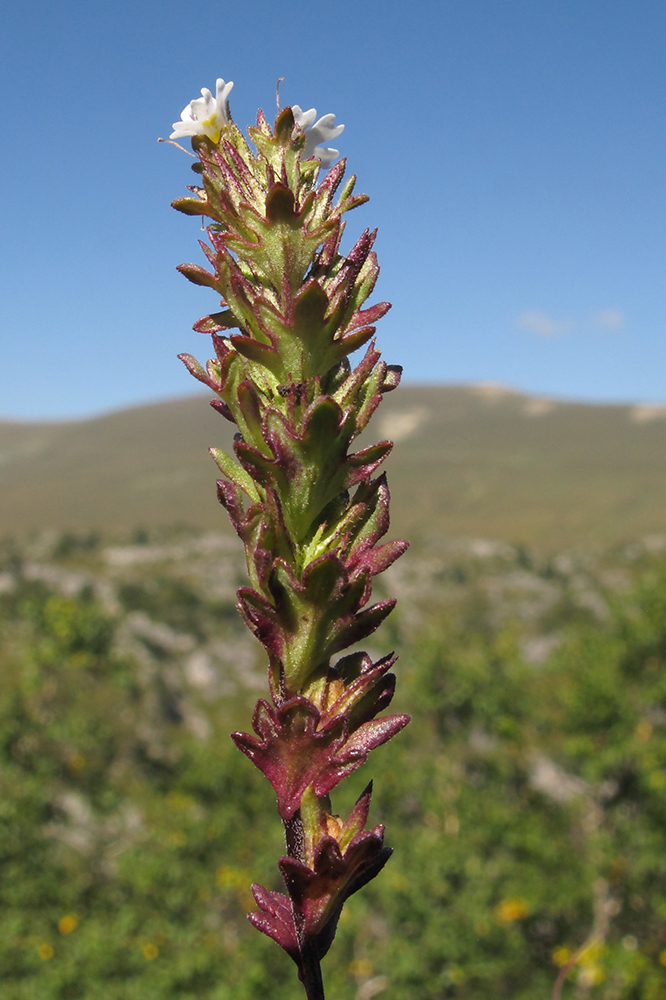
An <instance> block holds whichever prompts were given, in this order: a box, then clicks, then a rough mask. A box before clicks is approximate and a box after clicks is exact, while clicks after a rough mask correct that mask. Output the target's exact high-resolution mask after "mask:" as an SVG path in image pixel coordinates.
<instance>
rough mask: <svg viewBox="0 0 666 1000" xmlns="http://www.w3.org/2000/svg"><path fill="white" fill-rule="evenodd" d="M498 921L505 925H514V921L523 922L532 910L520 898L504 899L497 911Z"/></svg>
mask: <svg viewBox="0 0 666 1000" xmlns="http://www.w3.org/2000/svg"><path fill="white" fill-rule="evenodd" d="M495 912H496V914H497V919H498V920H499V921H500V922H501V923H503V924H512V923H513V922H514V920H522V918H523V917H526V916H527V914H528V913H529V912H530V908H529V906H528V905H527V902H526V901H525V900H524V899H521V897H520V896H514V897H513V898H512V899H503V900H502V902H501V903H500V904H499V906H498V907H497V910H496V911H495Z"/></svg>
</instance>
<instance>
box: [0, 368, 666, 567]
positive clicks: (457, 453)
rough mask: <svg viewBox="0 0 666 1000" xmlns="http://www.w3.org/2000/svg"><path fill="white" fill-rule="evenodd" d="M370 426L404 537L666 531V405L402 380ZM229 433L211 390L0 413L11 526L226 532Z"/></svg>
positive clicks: (554, 537)
mask: <svg viewBox="0 0 666 1000" xmlns="http://www.w3.org/2000/svg"><path fill="white" fill-rule="evenodd" d="M373 427H374V434H373V436H374V437H375V438H379V437H391V438H393V439H394V440H395V441H396V447H395V450H394V453H393V455H392V456H391V457H390V459H389V461H388V463H387V470H388V474H389V483H390V485H391V490H392V494H393V499H394V504H393V529H394V530H393V532H392V533H393V534H398V535H402V534H404V535H407V536H408V537H411V538H413V539H414V540H415V541H421V542H426V543H427V542H428V541H431V540H434V539H436V538H437V537H438V536H441V535H447V536H450V535H458V534H463V535H467V536H473V537H479V536H481V537H487V538H494V539H501V540H506V541H510V542H523V543H526V544H528V545H531V546H535V547H536V548H538V549H541V550H550V549H555V548H562V547H567V546H571V545H580V544H587V545H594V546H596V545H609V544H613V543H616V542H622V541H626V540H628V539H633V538H636V537H638V536H644V535H661V534H665V535H666V408H661V407H651V406H637V407H629V406H598V405H587V404H581V403H562V402H556V401H551V400H546V399H538V398H534V397H529V396H525V395H521V394H519V393H516V392H512V391H511V390H508V389H504V388H502V387H497V386H476V387H460V386H404V387H402V388H400V389H399V390H398V391H397V392H395V393H391V394H390V395H388V396H387V397H386V398H385V400H384V402H383V403H382V406H381V408H380V410H379V412H378V414H377V416H376V418H375V419H374V420H373ZM232 432H233V428H232V426H231V424H229V423H228V422H227V421H225V420H224V419H223V418H222V417H220V416H219V415H217V414H216V413H215V412H214V411H213V410H212V409H210V407H208V406H207V405H206V396H201V395H199V396H195V397H189V398H185V399H177V400H173V401H170V402H165V403H158V404H152V405H148V406H141V407H136V408H134V409H128V410H122V411H120V412H117V413H111V414H108V415H106V416H101V417H96V418H94V419H90V420H84V421H72V422H67V423H14V422H8V421H4V422H0V534H13V533H19V534H23V533H25V532H31V531H33V530H35V529H42V528H52V529H56V530H69V531H72V530H75V531H81V530H84V529H88V528H99V529H102V530H108V531H113V532H116V531H126V530H131V529H133V528H135V527H138V526H143V527H146V528H150V527H155V526H158V525H167V524H174V523H179V522H180V523H183V524H187V525H192V526H193V527H198V528H210V527H215V528H218V529H222V530H224V529H225V527H226V522H225V515H224V514H223V512H222V511H221V510H220V508H219V506H218V505H217V503H216V500H215V478H216V475H215V473H216V469H215V466H214V464H213V462H212V460H211V459H210V458H209V457H208V456H207V453H206V448H207V446H208V445H211V444H216V445H218V446H222V447H225V448H228V447H229V446H230V443H231V437H232Z"/></svg>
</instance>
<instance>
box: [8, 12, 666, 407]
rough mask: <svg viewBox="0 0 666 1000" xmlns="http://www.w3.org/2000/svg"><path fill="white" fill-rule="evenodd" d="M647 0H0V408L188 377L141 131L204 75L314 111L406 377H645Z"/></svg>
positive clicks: (153, 158) (162, 157)
mask: <svg viewBox="0 0 666 1000" xmlns="http://www.w3.org/2000/svg"><path fill="white" fill-rule="evenodd" d="M665 45H666V5H664V4H663V2H662V0H655V2H652V0H632V2H631V3H629V2H628V0H584V2H582V3H581V0H559V2H556V0H452V2H447V0H439V2H424V0H409V2H407V0H356V2H353V0H341V2H340V0H339V2H337V3H328V4H319V5H313V4H311V3H305V2H302V0H297V2H291V3H290V2H289V0H283V3H281V4H275V3H273V2H268V0H245V2H244V3H242V4H227V3H224V4H223V3H218V2H216V0H212V2H209V3H208V4H207V5H196V6H193V5H192V4H191V3H187V4H186V3H183V2H180V0H160V2H159V3H158V2H157V0H132V2H131V3H130V2H127V0H115V2H114V3H113V4H102V3H90V0H87V2H85V3H84V2H81V0H60V2H59V3H58V4H53V3H48V4H47V3H46V2H43V0H37V2H32V3H31V2H29V0H26V2H25V3H24V4H21V5H18V4H16V5H9V4H6V5H5V6H4V13H3V14H2V22H1V23H0V89H1V92H2V108H3V122H4V130H3V131H4V141H3V153H2V157H1V160H0V174H1V181H2V191H3V195H4V197H3V198H2V203H1V204H0V229H1V231H2V233H3V239H2V243H1V245H0V256H1V264H2V266H1V267H0V415H1V416H4V417H13V418H44V417H67V416H82V415H86V414H91V413H98V412H102V411H105V410H108V409H111V408H115V407H119V406H124V405H128V404H134V403H138V402H143V401H150V400H155V399H163V398H166V397H170V396H173V395H177V394H184V393H189V392H191V391H193V390H194V389H195V388H196V385H195V383H193V382H192V380H191V379H190V378H189V376H188V375H187V373H186V372H185V370H184V369H182V368H181V365H180V363H179V362H178V361H177V360H176V358H175V355H176V354H177V353H178V352H180V351H190V352H192V353H194V354H196V355H197V356H199V357H204V356H206V357H207V356H208V348H207V343H206V340H205V338H204V337H202V336H201V335H198V334H195V333H193V332H192V330H191V325H192V323H193V322H194V321H195V320H196V319H197V318H198V317H199V316H201V315H203V314H204V313H205V312H207V311H208V310H209V309H210V308H212V307H213V306H214V304H215V303H214V299H213V296H212V293H210V295H209V294H208V292H207V291H205V290H203V289H197V288H195V287H194V286H190V285H189V284H188V283H187V282H186V281H185V280H184V279H183V278H181V277H180V275H178V274H177V273H176V271H175V265H176V264H178V263H180V262H181V261H186V260H199V259H200V258H199V251H198V248H197V245H196V240H197V238H198V237H199V235H200V233H199V231H198V223H197V222H196V221H195V220H191V219H186V218H185V217H183V216H180V215H178V214H177V213H176V212H174V211H173V210H172V209H170V208H169V203H170V201H171V200H172V199H173V198H174V197H176V196H178V195H179V194H180V193H182V191H183V189H184V186H185V184H187V183H190V177H191V175H190V171H189V161H188V160H187V158H186V157H185V156H184V155H183V154H182V153H179V152H178V151H177V150H176V149H174V148H173V147H172V146H167V145H159V144H158V143H157V142H156V139H157V137H158V136H166V135H168V134H169V132H170V131H171V123H172V122H173V121H175V120H176V119H177V118H178V117H179V114H180V111H181V109H182V108H183V107H184V106H185V104H186V103H187V102H188V101H189V100H191V99H192V98H194V97H196V96H198V93H199V90H200V88H201V87H202V86H208V87H211V88H213V87H214V81H215V78H216V77H217V76H222V77H224V78H225V79H227V80H229V79H231V80H234V81H235V88H234V91H233V93H232V95H231V108H232V113H233V115H234V118H235V119H236V121H237V122H238V124H239V125H242V126H243V125H245V124H247V123H249V122H251V121H252V120H253V118H254V116H255V114H256V108H257V106H259V105H261V106H263V107H264V108H265V109H266V111H267V113H271V114H272V112H273V110H274V106H275V105H274V100H275V98H274V94H275V83H276V80H277V78H278V77H279V76H284V77H285V81H284V84H283V85H282V99H283V102H284V103H292V102H293V103H296V104H300V105H301V106H302V107H304V108H308V107H313V106H314V107H316V108H317V110H318V111H319V113H320V114H323V113H325V112H329V111H332V112H334V113H335V114H336V115H337V118H338V122H342V123H344V124H345V125H346V130H345V132H344V134H343V135H342V136H341V137H340V138H339V140H338V141H337V145H338V147H339V148H340V149H341V151H342V152H343V154H344V155H346V156H347V157H348V159H349V166H350V169H352V170H353V171H354V172H356V173H357V174H358V176H359V185H360V187H361V188H362V189H363V190H365V191H367V192H368V193H369V194H370V196H371V201H370V203H369V205H367V206H364V207H363V208H362V209H360V210H358V211H357V212H356V213H354V214H353V215H352V216H350V221H349V228H348V236H349V240H351V238H352V237H353V235H354V233H357V232H358V231H359V230H360V229H361V228H363V227H365V226H375V225H378V226H379V228H380V237H379V241H378V252H379V255H380V263H381V264H382V277H381V279H380V285H379V288H378V292H379V295H380V297H381V298H388V299H390V300H391V301H392V302H393V303H394V308H393V310H392V311H391V313H390V314H389V315H388V317H387V318H386V319H384V320H383V321H382V323H381V324H380V328H379V332H380V346H381V347H382V349H383V351H384V356H385V358H386V360H387V361H389V362H394V363H402V364H403V365H404V367H405V372H406V376H407V377H408V378H409V379H410V380H412V381H428V382H436V381H437V382H478V381H485V380H492V381H499V382H504V383H508V384H510V385H513V386H516V387H518V388H521V389H524V390H527V391H530V392H534V393H539V394H553V395H558V396H565V397H569V398H583V399H592V400H664V399H666V337H665V334H666V301H665V299H664V278H663V274H664V263H665V256H666V254H665V246H666V243H665V241H666V114H665V112H666V60H665V59H664V50H665Z"/></svg>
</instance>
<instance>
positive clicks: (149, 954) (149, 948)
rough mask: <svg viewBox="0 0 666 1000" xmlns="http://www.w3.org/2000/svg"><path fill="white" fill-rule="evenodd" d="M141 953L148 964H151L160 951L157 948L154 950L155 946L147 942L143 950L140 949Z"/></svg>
mask: <svg viewBox="0 0 666 1000" xmlns="http://www.w3.org/2000/svg"><path fill="white" fill-rule="evenodd" d="M141 953H142V955H143V957H144V958H145V959H147V960H148V961H149V962H153V961H154V960H155V959H156V958H157V956H158V955H159V953H160V950H159V948H156V947H155V945H154V944H152V943H151V942H150V941H149V942H148V944H144V946H143V948H142V949H141Z"/></svg>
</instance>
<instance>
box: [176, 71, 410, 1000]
mask: <svg viewBox="0 0 666 1000" xmlns="http://www.w3.org/2000/svg"><path fill="white" fill-rule="evenodd" d="M231 87H232V84H231V83H225V82H224V80H218V81H217V88H216V94H215V96H213V95H212V94H211V92H210V91H208V90H202V92H201V93H202V97H201V98H200V99H197V100H196V101H192V103H191V104H189V105H188V107H187V108H185V110H184V111H183V113H182V116H181V121H180V122H177V123H176V124H175V125H174V131H173V133H172V136H171V138H172V139H177V138H181V137H183V136H189V137H191V140H192V148H193V150H194V153H195V154H196V162H195V163H194V164H193V169H194V171H195V172H196V173H197V174H199V175H200V184H198V185H196V186H192V187H191V188H190V189H189V190H190V192H191V193H190V195H189V196H187V197H184V198H179V199H177V200H176V201H175V202H174V203H173V205H174V208H177V209H178V210H179V211H180V212H184V213H185V214H186V215H193V216H201V217H206V218H208V219H209V220H210V225H209V226H208V230H207V233H208V241H209V242H208V244H205V243H203V242H202V243H201V246H202V249H203V251H204V253H205V255H206V257H207V258H208V261H209V265H210V267H209V269H206V268H203V267H200V266H199V265H197V264H183V265H181V267H180V268H179V270H180V271H181V273H182V274H184V275H185V277H186V278H188V279H189V280H190V281H192V282H194V284H196V285H203V286H205V287H208V288H212V289H214V291H215V292H216V293H217V294H218V295H219V296H220V298H221V302H220V309H219V311H218V312H214V313H211V314H210V315H208V316H205V317H204V318H203V319H200V320H199V321H198V322H197V323H196V324H195V326H194V329H195V330H198V331H200V332H201V333H206V334H210V335H211V337H212V342H213V349H214V352H215V357H214V358H213V360H211V361H209V362H208V363H207V365H206V368H203V367H202V366H201V365H200V364H199V362H198V361H196V360H195V359H194V358H193V357H191V356H190V355H187V354H183V355H181V358H182V360H183V361H184V363H185V364H186V365H187V367H188V368H189V370H190V372H191V373H192V374H193V375H194V377H195V378H197V379H199V381H200V382H203V383H204V385H206V386H208V387H209V388H210V389H211V390H212V391H213V392H214V393H215V395H216V398H215V400H213V402H212V405H213V406H214V407H215V409H216V410H218V412H219V413H220V414H221V415H222V416H223V417H225V418H226V419H227V420H230V421H231V422H232V423H233V424H235V425H236V427H237V433H236V436H235V443H234V452H235V455H234V456H233V457H232V456H230V455H227V454H225V453H224V452H222V451H220V450H218V449H217V448H212V449H211V454H212V456H213V458H214V459H215V462H216V463H217V465H218V467H219V469H220V472H221V473H222V478H221V479H220V480H219V482H218V484H217V488H218V495H219V499H220V502H221V503H222V505H223V506H224V507H225V508H226V510H227V513H228V515H229V517H230V519H231V522H232V524H233V526H234V528H235V530H236V531H237V533H238V535H239V536H240V538H241V540H242V542H243V544H244V546H245V552H246V556H247V569H248V574H249V578H250V585H249V586H245V587H241V588H240V590H239V591H238V608H239V610H240V612H241V614H242V616H243V618H244V619H245V621H246V623H247V625H248V627H249V628H250V629H251V631H252V632H253V633H254V635H255V636H256V637H257V638H258V639H259V641H260V642H261V643H262V644H263V646H264V647H265V649H266V652H267V654H268V664H269V667H268V673H269V685H270V701H268V700H264V699H261V700H259V701H258V702H257V706H256V709H255V712H254V717H253V719H252V727H253V729H254V733H255V735H253V736H250V735H248V734H246V733H234V734H233V739H234V740H235V742H236V745H237V746H238V747H239V749H240V750H242V751H243V753H245V754H246V755H247V756H248V757H249V758H250V760H251V761H252V762H253V763H254V764H256V766H257V767H258V768H259V769H260V770H261V771H262V772H263V773H264V774H265V776H266V777H267V778H268V780H269V781H270V783H271V784H272V786H273V788H274V790H275V794H276V795H277V806H278V811H279V814H280V817H281V819H282V821H283V823H284V827H285V831H286V855H285V856H284V857H282V858H280V860H279V862H278V865H279V868H280V872H281V874H282V878H283V880H284V884H285V887H286V893H281V892H271V891H269V890H267V889H265V888H263V887H262V886H259V885H255V886H253V887H252V891H253V893H254V897H255V899H256V902H257V906H258V909H257V910H255V911H254V912H252V913H250V915H249V918H250V920H251V921H252V923H253V924H254V926H255V927H257V928H258V929H259V930H261V931H263V932H264V933H265V934H268V935H269V936H270V937H272V938H273V939H274V940H275V941H277V943H278V944H279V945H280V946H281V947H282V948H284V950H285V951H286V952H287V953H288V954H289V955H290V956H291V957H292V958H293V960H294V961H295V962H296V965H297V966H298V971H299V976H300V978H301V980H302V982H303V984H304V986H305V990H306V993H307V996H308V998H309V1000H314V998H322V997H323V987H322V980H321V971H320V960H321V958H322V957H323V956H324V955H325V954H326V952H327V951H328V949H329V947H330V945H331V942H332V941H333V937H334V935H335V930H336V926H337V922H338V918H339V916H340V912H341V910H342V906H343V904H344V902H345V900H346V899H347V898H348V897H349V896H350V895H351V894H352V893H354V892H356V890H357V889H360V888H361V886H363V885H364V884H365V883H366V882H368V881H369V880H370V879H372V878H374V876H375V875H377V873H378V872H379V871H380V870H381V868H383V866H384V865H385V863H386V861H387V859H388V857H389V856H390V854H391V850H390V848H388V847H386V846H384V831H383V827H381V826H375V827H374V828H372V829H370V830H366V829H364V827H365V823H366V821H367V816H368V808H369V805H370V794H371V787H370V786H368V787H367V788H366V790H365V791H364V792H363V794H362V795H361V797H360V798H359V799H358V801H357V803H356V805H355V806H354V808H353V809H352V811H351V813H350V814H349V816H348V817H347V818H346V819H342V818H340V817H339V816H336V815H335V814H334V813H333V812H332V807H331V800H330V794H331V792H332V790H333V789H334V788H335V786H336V785H337V784H338V783H339V782H340V781H342V779H343V778H344V777H346V776H347V775H348V774H350V773H351V772H352V771H355V770H356V768H358V767H359V766H360V765H361V764H362V763H363V762H364V761H365V760H366V759H367V756H368V754H369V752H370V751H371V750H373V749H374V748H375V747H378V746H380V745H381V744H382V743H385V742H386V741H387V740H389V739H390V738H391V737H392V736H394V735H395V733H397V732H398V731H399V730H400V729H402V728H403V726H404V725H405V724H406V723H407V722H408V717H407V716H405V715H388V716H387V715H384V716H379V713H380V712H382V711H383V710H384V709H385V708H386V707H387V706H388V705H389V703H390V701H391V699H392V697H393V691H394V687H395V675H394V674H392V673H391V672H390V670H391V667H392V666H393V663H394V662H395V658H394V657H393V656H385V657H383V658H382V659H380V660H378V661H377V662H376V663H373V662H372V660H371V659H370V657H369V656H368V654H367V653H364V652H359V651H354V652H351V653H347V655H343V656H339V655H338V654H340V653H342V652H343V651H344V650H346V649H348V647H351V646H355V645H356V644H357V643H360V642H361V641H362V640H363V639H365V638H366V637H367V636H369V635H370V634H371V633H372V632H374V630H375V629H376V628H377V626H378V625H379V624H380V623H381V622H382V621H383V620H384V619H385V618H386V616H387V615H388V614H389V613H390V611H391V610H392V608H393V606H394V604H395V601H393V600H384V601H379V602H378V603H372V602H371V592H372V578H373V577H374V576H376V574H378V573H381V572H382V571H383V570H385V569H386V568H387V567H388V566H390V565H391V563H392V562H393V561H394V560H395V559H397V558H398V556H400V555H401V554H402V553H403V552H404V550H405V548H406V547H407V543H406V542H402V541H392V542H382V541H381V539H382V538H383V537H384V535H385V534H386V532H387V530H388V526H389V491H388V486H387V483H386V477H385V475H383V474H377V470H378V469H379V467H380V466H381V464H382V462H383V461H384V459H385V458H386V456H387V455H388V453H389V451H390V450H391V442H390V441H380V442H379V444H372V445H370V446H367V447H363V448H360V449H358V450H356V451H354V450H352V447H353V446H354V442H355V441H356V439H357V438H358V436H359V435H360V434H361V432H362V431H363V430H364V429H365V427H366V425H367V424H368V421H369V420H370V417H371V416H372V414H373V413H374V411H375V410H376V409H377V407H378V406H379V404H380V402H381V400H382V395H383V394H384V393H385V392H388V391H389V390H391V389H395V388H396V386H397V385H398V383H399V381H400V368H398V367H396V366H388V365H386V364H385V363H384V362H383V361H381V360H380V354H379V351H378V350H377V349H376V347H375V341H374V340H373V339H372V338H373V334H374V332H375V327H374V323H375V322H376V321H377V320H378V319H380V317H382V316H383V315H384V314H385V313H386V312H387V310H388V309H389V304H388V303H387V302H379V303H377V304H375V305H371V306H369V307H364V303H365V302H366V300H367V299H368V297H369V296H370V295H371V293H372V291H373V288H374V286H375V282H376V280H377V275H378V272H379V268H378V266H377V259H376V256H375V254H374V252H373V249H372V246H373V243H374V239H375V233H372V232H369V231H367V230H366V231H365V232H364V233H363V234H362V235H361V236H360V238H359V239H358V241H357V242H356V244H355V246H353V247H352V249H351V250H350V251H349V252H348V253H346V254H343V253H341V251H340V241H341V238H342V235H343V231H344V228H345V223H344V221H343V216H344V214H345V213H346V212H348V211H350V210H351V209H352V208H356V207H357V206H358V205H362V204H363V203H364V202H365V201H367V197H366V195H362V194H355V193H354V183H355V178H354V177H350V178H349V180H348V181H346V183H344V184H343V177H344V173H345V161H344V160H340V161H339V162H338V163H336V164H335V165H331V164H332V162H333V161H334V160H335V159H336V158H337V156H338V152H337V150H335V149H331V148H330V147H328V146H327V145H325V144H326V143H327V142H329V141H330V140H331V139H334V138H335V137H336V136H337V135H339V133H340V132H341V131H342V128H343V126H337V127H336V126H335V117H334V116H333V115H325V116H324V117H323V118H320V119H319V120H316V117H317V116H316V112H315V111H314V110H310V111H305V112H304V111H302V110H301V109H300V108H299V107H298V106H294V107H291V108H290V107H287V108H283V109H282V110H280V111H279V112H278V115H277V118H276V120H275V124H274V126H273V128H272V129H271V127H270V126H269V125H268V123H267V121H266V118H265V117H264V114H263V112H261V111H260V112H259V114H258V116H257V124H256V127H252V128H250V129H249V130H248V134H249V137H250V140H251V142H252V144H253V146H254V149H253V148H252V147H251V146H250V145H249V144H248V142H247V141H246V140H245V138H244V137H243V135H242V133H241V132H240V131H239V129H238V128H237V127H236V125H235V124H234V122H233V120H232V118H231V116H230V114H229V106H228V103H227V98H228V95H229V91H230V90H231ZM336 196H337V197H336ZM363 347H364V348H365V353H364V355H363V357H362V359H361V360H360V361H359V363H358V364H357V365H356V367H355V368H352V366H351V364H350V362H349V355H350V354H352V353H354V352H355V351H358V350H359V348H363Z"/></svg>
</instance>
